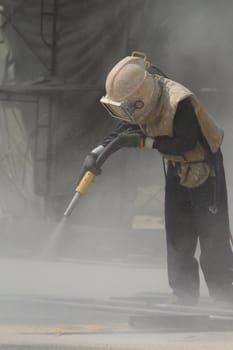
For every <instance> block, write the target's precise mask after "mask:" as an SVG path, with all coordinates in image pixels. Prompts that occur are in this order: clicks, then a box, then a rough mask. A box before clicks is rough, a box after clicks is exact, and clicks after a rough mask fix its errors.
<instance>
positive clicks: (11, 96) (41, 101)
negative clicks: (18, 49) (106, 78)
mask: <svg viewBox="0 0 233 350" xmlns="http://www.w3.org/2000/svg"><path fill="white" fill-rule="evenodd" d="M2 3H3V6H2V8H1V33H2V40H1V44H0V45H4V39H3V37H4V30H5V29H6V28H7V26H8V25H11V28H12V30H13V31H14V34H15V35H16V36H17V37H18V39H19V40H20V41H21V44H22V47H26V48H27V49H28V50H29V51H30V53H31V55H32V56H34V58H35V59H36V60H37V61H38V63H39V64H41V65H42V66H43V67H44V71H46V72H47V77H46V80H44V79H43V78H42V79H41V80H40V79H39V81H32V82H31V83H27V84H26V85H25V84H19V83H17V82H16V84H14V85H11V84H10V83H11V77H10V75H11V70H12V69H13V66H14V61H13V59H12V57H11V55H10V52H9V51H8V53H7V54H6V61H5V69H4V75H3V78H2V82H1V86H0V101H1V106H2V108H1V120H2V123H3V122H4V123H5V125H4V128H3V129H2V130H4V132H5V133H7V134H6V135H5V138H6V139H7V140H8V143H9V145H8V147H7V150H6V152H5V154H2V155H1V163H2V164H3V162H4V165H3V166H1V165H2V164H0V166H1V171H4V172H5V176H6V177H7V178H8V180H10V183H11V185H12V186H13V187H14V189H15V190H16V192H17V193H18V194H19V196H20V197H21V199H24V202H25V200H29V202H28V203H27V206H28V204H29V203H30V205H31V204H32V202H33V206H34V207H35V208H36V210H38V207H39V208H40V214H42V213H43V212H46V210H45V208H44V203H41V196H42V198H43V197H46V196H47V195H49V193H50V179H51V176H52V174H51V171H52V169H51V167H52V162H51V158H52V157H54V153H55V148H54V147H53V137H52V128H53V117H54V113H55V110H56V106H57V101H58V95H60V94H62V93H63V91H67V90H75V89H76V87H75V86H71V87H70V86H66V85H64V84H62V83H60V84H59V82H57V81H56V82H54V81H55V77H56V45H57V16H58V0H49V1H47V0H46V1H45V0H40V14H39V16H40V19H39V24H40V29H39V30H40V38H41V45H43V50H45V51H46V57H47V61H45V60H43V58H42V57H40V55H38V52H36V51H35V50H34V48H33V47H32V46H31V45H29V44H28V43H27V42H26V40H25V38H24V36H23V35H22V33H20V31H19V29H18V28H17V27H16V26H15V25H14V23H13V21H12V20H13V18H14V17H15V16H17V13H18V11H20V10H22V9H23V7H24V6H26V5H27V3H26V1H24V0H19V1H10V2H9V1H8V2H4V1H2ZM44 56H45V55H44ZM25 64H26V62H25ZM24 108H29V109H31V118H32V120H33V122H32V121H30V123H29V124H31V125H32V127H31V129H30V130H29V131H28V130H27V131H28V132H29V133H28V132H27V137H24V139H23V140H22V139H21V140H18V143H15V144H14V141H13V138H14V137H13V136H12V135H11V134H10V127H9V125H8V124H9V119H10V116H9V114H10V113H12V118H14V119H15V123H16V124H17V125H18V127H19V128H20V127H21V128H22V127H23V128H24V127H25V125H23V124H24V123H23V122H22V118H23V115H22V114H23V113H22V110H23V109H24ZM11 122H12V121H11ZM20 123H21V125H20ZM33 124H34V125H33ZM21 131H22V130H21ZM14 132H16V133H17V130H14ZM24 132H25V131H24ZM21 135H22V136H25V135H24V134H23V133H22V134H21ZM25 142H26V143H25ZM22 145H23V150H22V149H21V148H22ZM30 155H31V156H30ZM16 159H21V161H20V165H19V162H18V164H17V163H16V161H15V160H16ZM6 165H7V166H6ZM28 166H29V167H30V170H31V176H32V178H33V179H34V180H33V179H31V181H32V184H31V185H32V188H33V187H34V188H35V194H34V193H33V191H31V193H30V194H29V193H28V191H27V188H26V187H25V177H26V173H27V171H28ZM20 168H21V169H20ZM19 172H20V173H21V176H19ZM33 182H34V184H33ZM14 193H15V192H14ZM37 195H38V196H39V197H37ZM13 200H14V199H13ZM38 203H39V204H38ZM45 203H46V202H45ZM26 209H27V208H26ZM7 210H8V209H7V208H4V210H3V211H4V212H7Z"/></svg>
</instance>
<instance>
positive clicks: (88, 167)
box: [78, 152, 102, 183]
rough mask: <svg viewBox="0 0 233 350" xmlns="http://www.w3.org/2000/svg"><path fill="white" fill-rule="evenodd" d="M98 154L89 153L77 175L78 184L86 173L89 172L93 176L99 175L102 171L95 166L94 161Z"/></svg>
mask: <svg viewBox="0 0 233 350" xmlns="http://www.w3.org/2000/svg"><path fill="white" fill-rule="evenodd" d="M98 156H99V154H97V153H94V152H89V153H88V154H87V156H86V158H85V159H84V162H83V165H82V168H81V172H80V175H79V179H78V183H79V182H80V181H81V179H82V178H83V176H84V174H85V173H86V172H87V171H91V172H92V173H93V174H94V175H96V176H97V175H100V174H101V172H102V170H101V169H100V168H99V167H98V166H97V165H96V160H97V158H98Z"/></svg>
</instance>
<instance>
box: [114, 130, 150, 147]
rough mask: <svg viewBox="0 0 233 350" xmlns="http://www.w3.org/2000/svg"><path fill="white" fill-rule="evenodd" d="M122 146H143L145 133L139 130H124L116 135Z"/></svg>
mask: <svg viewBox="0 0 233 350" xmlns="http://www.w3.org/2000/svg"><path fill="white" fill-rule="evenodd" d="M118 137H119V138H120V139H121V142H122V143H121V145H122V146H123V147H143V145H144V139H145V135H144V134H143V133H142V132H141V131H130V132H128V131H126V132H123V133H121V134H120V135H119V136H118Z"/></svg>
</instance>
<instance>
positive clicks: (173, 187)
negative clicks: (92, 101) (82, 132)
mask: <svg viewBox="0 0 233 350" xmlns="http://www.w3.org/2000/svg"><path fill="white" fill-rule="evenodd" d="M149 65H150V64H149V63H148V62H147V60H146V57H145V56H143V55H142V56H140V57H137V55H135V54H133V56H129V57H126V58H124V59H123V60H121V61H120V62H119V63H117V64H116V65H115V66H114V67H113V69H112V70H111V71H110V73H109V74H108V76H107V79H106V95H105V96H104V97H102V98H101V103H102V104H103V106H104V107H105V108H106V109H107V110H108V112H109V113H110V115H111V116H113V117H115V118H118V119H120V121H119V124H118V126H117V128H116V129H115V130H113V132H112V133H110V134H109V135H107V136H106V138H105V139H104V140H103V143H102V145H103V146H106V145H107V144H108V143H109V142H111V140H112V139H113V138H115V137H117V135H118V134H119V133H121V132H127V131H129V130H130V132H132V131H134V132H137V133H139V134H140V135H142V137H143V138H144V140H145V143H144V146H145V147H149V148H153V149H157V150H158V151H159V152H160V153H161V155H162V156H163V157H164V158H165V159H166V160H167V173H166V189H165V226H166V238H167V262H168V279H169V284H170V286H171V288H172V290H173V293H174V295H175V296H177V298H178V299H179V300H180V302H181V303H189V304H190V303H191V304H195V303H197V301H198V297H199V287H200V286H199V284H200V282H199V264H198V261H197V259H196V257H195V251H196V247H197V242H198V239H199V242H200V248H201V255H200V266H201V268H202V271H203V274H204V277H205V280H206V283H207V286H208V289H209V292H210V295H211V296H212V297H213V298H215V299H223V300H227V301H230V302H233V288H232V281H233V273H232V269H233V254H232V249H231V246H230V229H229V218H228V205H227V190H226V182H225V174H224V167H223V158H222V153H221V150H220V146H221V143H222V139H223V131H222V129H221V128H220V127H219V126H218V125H217V123H216V122H215V121H214V120H213V119H212V118H211V116H209V114H208V113H207V112H206V111H205V110H204V108H203V106H202V105H201V103H200V102H199V101H198V99H197V98H196V97H195V96H194V94H193V93H192V92H191V91H190V90H188V89H187V88H185V87H184V86H182V85H181V84H178V83H176V82H174V81H172V80H170V79H166V78H164V77H161V76H158V75H151V74H150V73H149V72H148V70H147V69H148V67H149ZM148 139H149V141H150V142H148ZM135 146H138V145H135Z"/></svg>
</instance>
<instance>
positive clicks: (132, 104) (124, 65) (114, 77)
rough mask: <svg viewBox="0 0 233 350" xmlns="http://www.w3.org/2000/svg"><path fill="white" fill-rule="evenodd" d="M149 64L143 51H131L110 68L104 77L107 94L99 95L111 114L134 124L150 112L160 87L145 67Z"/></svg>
mask: <svg viewBox="0 0 233 350" xmlns="http://www.w3.org/2000/svg"><path fill="white" fill-rule="evenodd" d="M148 65H149V62H147V61H146V56H145V54H143V53H139V52H133V53H132V55H131V56H127V57H125V58H123V59H122V60H121V61H120V62H118V63H117V64H116V65H115V66H114V67H113V68H112V70H111V71H110V73H109V74H108V76H107V79H106V84H105V86H106V95H105V96H104V97H102V98H101V99H100V102H101V103H102V105H103V106H104V107H105V108H106V109H107V110H108V112H109V113H110V115H111V116H112V117H115V118H119V119H124V120H127V121H128V122H130V123H134V124H135V123H139V122H140V120H141V119H143V118H144V117H145V116H147V115H148V114H149V113H150V112H151V110H152V108H153V107H154V105H155V103H156V101H157V98H158V95H159V90H160V89H159V87H158V82H157V81H156V80H155V79H154V78H153V76H152V75H151V74H150V73H149V72H148V71H147V70H146V68H147V67H148Z"/></svg>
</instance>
